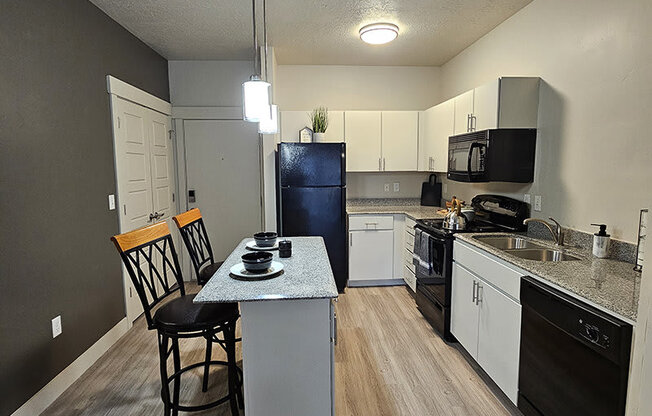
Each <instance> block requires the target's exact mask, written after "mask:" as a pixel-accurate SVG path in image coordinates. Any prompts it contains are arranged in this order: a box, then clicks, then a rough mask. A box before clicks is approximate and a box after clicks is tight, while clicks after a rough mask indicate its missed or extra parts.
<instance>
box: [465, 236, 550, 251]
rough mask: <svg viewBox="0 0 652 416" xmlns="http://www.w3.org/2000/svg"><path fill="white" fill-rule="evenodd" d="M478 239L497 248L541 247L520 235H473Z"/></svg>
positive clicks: (541, 247)
mask: <svg viewBox="0 0 652 416" xmlns="http://www.w3.org/2000/svg"><path fill="white" fill-rule="evenodd" d="M473 238H475V239H476V240H478V241H482V242H483V243H485V244H488V245H490V246H491V247H495V248H497V249H499V250H515V249H528V248H537V249H543V248H544V247H543V246H540V245H539V244H535V243H532V242H530V241H528V240H526V239H524V238H521V237H512V236H499V237H494V236H486V237H484V236H475V237H473Z"/></svg>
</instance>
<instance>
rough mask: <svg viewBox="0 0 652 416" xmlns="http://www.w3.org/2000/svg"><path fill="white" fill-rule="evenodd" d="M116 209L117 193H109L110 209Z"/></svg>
mask: <svg viewBox="0 0 652 416" xmlns="http://www.w3.org/2000/svg"><path fill="white" fill-rule="evenodd" d="M114 209H115V195H114V194H111V195H109V211H113V210H114Z"/></svg>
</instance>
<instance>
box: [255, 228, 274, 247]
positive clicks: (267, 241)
mask: <svg viewBox="0 0 652 416" xmlns="http://www.w3.org/2000/svg"><path fill="white" fill-rule="evenodd" d="M277 237H278V234H276V233H275V232H272V231H264V232H260V233H256V234H254V240H255V241H256V245H257V246H258V247H273V246H274V245H275V244H276V238H277Z"/></svg>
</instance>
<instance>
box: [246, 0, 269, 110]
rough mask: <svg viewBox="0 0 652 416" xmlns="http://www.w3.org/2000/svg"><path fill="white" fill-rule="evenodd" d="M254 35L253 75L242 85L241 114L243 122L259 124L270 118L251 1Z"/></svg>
mask: <svg viewBox="0 0 652 416" xmlns="http://www.w3.org/2000/svg"><path fill="white" fill-rule="evenodd" d="M251 5H252V15H253V24H254V29H253V34H254V72H256V73H255V74H254V75H252V76H251V77H250V78H249V81H246V82H244V83H243V84H242V114H243V118H244V120H245V121H252V122H259V121H260V120H261V119H268V118H271V113H270V111H271V109H270V106H269V86H270V84H269V82H265V81H263V80H262V79H261V78H260V75H258V74H260V63H259V51H258V36H257V34H256V0H252V2H251Z"/></svg>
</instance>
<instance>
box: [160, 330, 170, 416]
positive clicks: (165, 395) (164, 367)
mask: <svg viewBox="0 0 652 416" xmlns="http://www.w3.org/2000/svg"><path fill="white" fill-rule="evenodd" d="M158 355H159V358H160V361H161V363H160V366H161V399H162V400H163V414H164V415H165V416H169V415H170V386H169V385H168V337H167V336H165V335H161V334H159V335H158Z"/></svg>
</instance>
